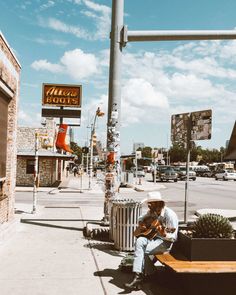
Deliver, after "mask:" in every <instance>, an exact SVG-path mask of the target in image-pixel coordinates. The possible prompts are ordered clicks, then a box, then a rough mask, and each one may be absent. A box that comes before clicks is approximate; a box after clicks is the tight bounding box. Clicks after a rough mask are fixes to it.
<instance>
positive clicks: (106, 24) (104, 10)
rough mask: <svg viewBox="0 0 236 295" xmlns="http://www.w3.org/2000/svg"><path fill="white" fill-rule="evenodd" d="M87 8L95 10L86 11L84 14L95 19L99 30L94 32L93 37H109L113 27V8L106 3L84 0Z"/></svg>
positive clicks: (96, 38)
mask: <svg viewBox="0 0 236 295" xmlns="http://www.w3.org/2000/svg"><path fill="white" fill-rule="evenodd" d="M83 2H84V4H85V5H86V6H87V8H89V9H91V10H92V11H93V12H91V10H90V11H85V12H84V14H85V15H86V16H87V17H89V18H92V19H94V20H95V24H96V28H97V31H96V32H95V33H94V36H93V39H95V40H98V39H105V38H108V36H109V32H110V28H111V8H110V7H108V6H106V5H101V4H98V3H95V2H93V1H90V0H84V1H83Z"/></svg>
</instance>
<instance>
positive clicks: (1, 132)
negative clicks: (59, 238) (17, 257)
mask: <svg viewBox="0 0 236 295" xmlns="http://www.w3.org/2000/svg"><path fill="white" fill-rule="evenodd" d="M20 70H21V66H20V64H19V62H18V60H17V58H16V57H15V55H14V53H13V51H12V50H11V48H10V46H9V45H8V43H7V41H6V39H5V38H4V36H3V34H2V33H1V32H0V139H1V140H0V239H1V238H2V235H3V232H4V229H6V228H7V227H8V225H9V224H10V223H11V221H12V220H13V219H14V202H15V196H14V189H15V179H16V140H17V108H18V99H19V83H20Z"/></svg>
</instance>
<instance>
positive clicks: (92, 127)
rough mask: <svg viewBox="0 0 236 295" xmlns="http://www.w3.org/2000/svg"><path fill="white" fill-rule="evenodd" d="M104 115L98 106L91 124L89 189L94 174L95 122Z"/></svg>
mask: <svg viewBox="0 0 236 295" xmlns="http://www.w3.org/2000/svg"><path fill="white" fill-rule="evenodd" d="M102 116H104V113H103V112H102V111H101V110H100V108H99V107H98V108H97V110H96V114H95V117H94V121H93V124H91V137H90V160H89V187H88V188H89V189H91V182H92V174H93V136H94V134H95V124H96V120H97V117H102Z"/></svg>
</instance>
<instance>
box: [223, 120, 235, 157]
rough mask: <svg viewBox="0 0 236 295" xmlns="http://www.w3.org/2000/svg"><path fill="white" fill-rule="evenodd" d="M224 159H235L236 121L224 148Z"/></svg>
mask: <svg viewBox="0 0 236 295" xmlns="http://www.w3.org/2000/svg"><path fill="white" fill-rule="evenodd" d="M224 160H226V161H227V160H228V161H236V121H235V123H234V127H233V130H232V133H231V136H230V140H229V144H228V146H227V149H226V153H225V156H224Z"/></svg>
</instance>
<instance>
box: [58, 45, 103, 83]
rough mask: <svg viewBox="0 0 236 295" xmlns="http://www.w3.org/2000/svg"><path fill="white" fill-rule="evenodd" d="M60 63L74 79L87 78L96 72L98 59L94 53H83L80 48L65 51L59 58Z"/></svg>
mask: <svg viewBox="0 0 236 295" xmlns="http://www.w3.org/2000/svg"><path fill="white" fill-rule="evenodd" d="M61 63H62V64H63V65H64V67H65V68H66V71H67V73H68V74H69V75H70V76H71V77H72V78H73V79H74V80H77V79H78V80H79V79H83V78H87V77H89V76H91V75H93V74H96V73H98V61H97V58H96V57H95V55H94V54H91V53H85V52H83V51H82V50H81V49H75V50H72V51H67V52H65V53H64V55H63V57H62V58H61Z"/></svg>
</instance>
